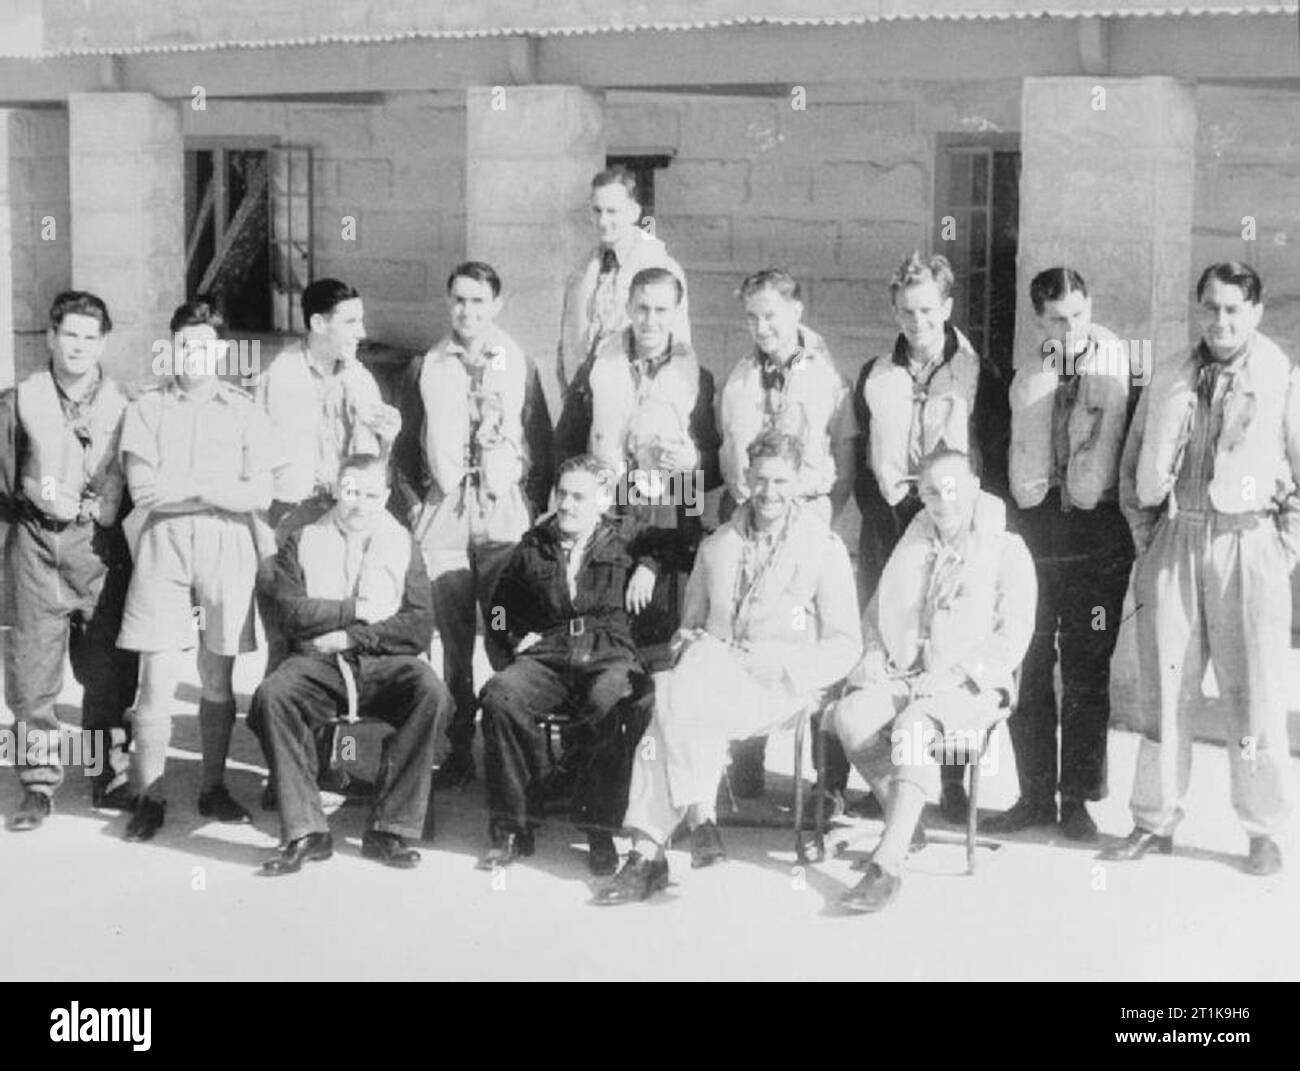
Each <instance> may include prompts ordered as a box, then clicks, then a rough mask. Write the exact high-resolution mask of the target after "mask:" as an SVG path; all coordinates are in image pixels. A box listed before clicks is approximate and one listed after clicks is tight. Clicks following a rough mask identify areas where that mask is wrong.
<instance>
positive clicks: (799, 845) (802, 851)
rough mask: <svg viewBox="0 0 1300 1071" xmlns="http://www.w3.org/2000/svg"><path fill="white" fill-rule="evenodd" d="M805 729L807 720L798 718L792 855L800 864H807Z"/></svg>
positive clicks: (795, 734)
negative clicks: (805, 837) (804, 774)
mask: <svg viewBox="0 0 1300 1071" xmlns="http://www.w3.org/2000/svg"><path fill="white" fill-rule="evenodd" d="M807 728H808V719H807V718H800V719H799V721H798V722H797V723H796V724H795V727H794V854H795V858H796V859H797V860H798V861H799V862H800V863H807V862H808V851H807V849H806V848H805V847H804V843H803V742H804V736H805V734H806V731H807Z"/></svg>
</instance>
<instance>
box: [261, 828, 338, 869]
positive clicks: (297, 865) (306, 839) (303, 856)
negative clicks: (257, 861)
mask: <svg viewBox="0 0 1300 1071" xmlns="http://www.w3.org/2000/svg"><path fill="white" fill-rule="evenodd" d="M333 854H334V838H333V837H332V836H330V834H328V833H308V834H307V835H306V836H303V837H299V838H298V839H297V840H291V841H290V842H289V843H288V844H286V845H285V846H284V847H283V848H281V849H280V850H279V852H277V853H276V854H275V855H274V856H273V857H272V858H270V859H268V860H267V861H266V862H265V863H263V864H262V869H261V870H260V871H259V873H260V874H261V875H262V876H263V877H266V878H278V877H282V876H283V875H285V874H296V873H298V871H300V870H301V869H302V864H303V863H306V862H320V861H321V860H323V859H328V858H329V857H330V856H331V855H333Z"/></svg>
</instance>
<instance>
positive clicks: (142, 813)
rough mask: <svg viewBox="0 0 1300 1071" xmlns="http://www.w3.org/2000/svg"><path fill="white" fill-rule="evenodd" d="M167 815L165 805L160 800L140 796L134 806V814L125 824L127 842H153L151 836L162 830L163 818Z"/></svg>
mask: <svg viewBox="0 0 1300 1071" xmlns="http://www.w3.org/2000/svg"><path fill="white" fill-rule="evenodd" d="M166 813H167V804H166V803H164V802H163V801H162V800H156V799H151V798H150V797H149V796H141V797H140V799H139V800H138V801H137V802H136V805H135V814H133V815H131V821H129V822H128V823H127V824H126V839H127V840H153V835H154V834H155V833H157V832H158V830H160V829H162V824H163V817H164V816H165V815H166Z"/></svg>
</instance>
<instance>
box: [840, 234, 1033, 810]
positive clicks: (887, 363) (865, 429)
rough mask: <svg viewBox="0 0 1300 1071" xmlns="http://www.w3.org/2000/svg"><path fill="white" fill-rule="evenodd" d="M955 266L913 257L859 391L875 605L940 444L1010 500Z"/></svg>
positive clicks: (990, 384) (993, 413)
mask: <svg viewBox="0 0 1300 1071" xmlns="http://www.w3.org/2000/svg"><path fill="white" fill-rule="evenodd" d="M954 281H955V280H954V278H953V273H952V267H951V265H949V263H948V260H947V258H946V257H942V256H934V257H931V258H930V259H929V260H928V261H926V260H923V259H922V258H921V255H920V254H919V253H913V254H912V255H911V256H910V257H909V258H908V259H907V260H905V261H904V262H903V263H902V264H901V265H900V266H899V268H898V270H897V271H896V272H895V273H894V276H893V278H892V279H890V281H889V300H890V305H891V307H892V308H893V311H894V320H895V322H896V323H897V325H898V331H899V334H898V339H897V341H896V342H895V343H894V350H893V353H892V354H891V355H890V356H888V357H885V356H880V357H876V358H873V359H872V360H871V361H869V362H867V364H866V365H865V366H864V367H863V369H862V373H861V375H860V376H859V377H858V382H857V386H856V388H855V390H854V397H855V403H856V405H857V410H858V421H859V424H860V425H861V432H862V436H863V439H864V442H865V447H866V453H865V463H866V468H867V470H869V472H870V473H871V475H872V476H873V477H874V480H865V479H864V480H859V481H858V489H859V501H858V505H859V508H860V509H861V511H862V534H861V537H860V542H859V562H860V567H861V569H862V572H863V584H862V588H863V598H864V599H870V597H871V593H872V592H873V591H874V589H875V586H876V581H877V579H878V578H879V576H880V573H881V570H883V569H884V565H885V562H886V561H887V560H888V558H889V556H890V554H892V553H893V550H894V547H895V546H897V544H898V541H899V539H901V538H902V536H903V533H904V532H905V531H907V526H908V525H909V524H910V523H911V521H912V518H913V517H915V516H916V515H917V514H918V513H920V512H921V496H920V491H919V474H920V462H921V458H922V457H924V456H925V455H927V454H929V453H932V452H933V451H934V450H937V449H939V448H940V447H947V448H949V449H952V450H958V451H960V452H962V453H973V454H976V455H978V460H977V464H978V466H979V468H980V472H981V474H982V479H983V486H984V488H985V489H986V490H988V491H991V492H992V493H994V494H997V495H999V496H1001V497H1003V498H1005V497H1006V466H1007V441H1008V439H1009V436H1010V421H1009V419H1008V417H1007V413H1006V402H1007V397H1006V389H1005V386H1004V384H1003V382H1002V378H1001V376H1000V375H999V374H998V371H997V369H996V367H995V366H994V365H993V364H992V363H991V362H988V361H985V360H982V359H981V357H980V355H979V354H978V353H976V352H975V350H974V349H973V348H972V347H971V344H970V342H969V341H968V340H967V338H966V336H965V335H963V334H962V333H961V332H960V331H958V330H957V328H955V327H953V326H952V324H951V323H950V322H949V321H950V320H951V319H952V287H953V283H954ZM942 781H943V792H942V794H941V797H940V811H941V812H942V814H943V816H944V818H945V819H947V820H948V821H949V822H954V823H961V822H964V821H965V820H966V811H967V807H968V801H967V799H966V790H965V788H964V787H963V785H962V778H961V770H960V769H959V768H958V767H955V766H954V767H944V771H943V775H942Z"/></svg>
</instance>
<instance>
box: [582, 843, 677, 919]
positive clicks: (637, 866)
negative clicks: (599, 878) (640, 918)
mask: <svg viewBox="0 0 1300 1071" xmlns="http://www.w3.org/2000/svg"><path fill="white" fill-rule="evenodd" d="M666 888H668V860H667V859H647V858H646V857H645V856H644V855H642V854H641V853H640V852H630V853H628V857H627V861H626V862H625V863H624V864H623V869H622V870H620V871H619V872H618V874H617V875H615V877H614V880H613V881H612V882H610V883H609V884H608V885H606V886H605V887H604V888H603V889H601V890H600V891H599V892H597V893H596V899H595V901H594V902H595V903H597V904H600V905H602V906H608V905H611V904H634V903H639V902H640V901H642V900H649V899H650V897H651V896H653V895H654V894H655V893H656V892H658V891H659V890H660V889H666Z"/></svg>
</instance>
